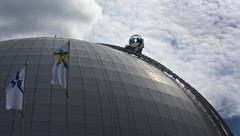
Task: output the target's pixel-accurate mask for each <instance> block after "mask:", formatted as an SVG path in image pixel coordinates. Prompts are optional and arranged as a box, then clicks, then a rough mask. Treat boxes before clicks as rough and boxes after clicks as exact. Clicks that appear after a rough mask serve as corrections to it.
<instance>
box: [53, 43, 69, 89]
mask: <svg viewBox="0 0 240 136" xmlns="http://www.w3.org/2000/svg"><path fill="white" fill-rule="evenodd" d="M68 46H69V44H66V45H63V46H61V47H60V48H59V49H58V50H57V51H55V52H54V55H55V56H56V60H55V62H54V64H53V67H52V81H51V83H52V84H54V85H61V86H63V87H64V88H66V86H67V75H68V55H69V54H68V53H69V51H68V49H69V47H68Z"/></svg>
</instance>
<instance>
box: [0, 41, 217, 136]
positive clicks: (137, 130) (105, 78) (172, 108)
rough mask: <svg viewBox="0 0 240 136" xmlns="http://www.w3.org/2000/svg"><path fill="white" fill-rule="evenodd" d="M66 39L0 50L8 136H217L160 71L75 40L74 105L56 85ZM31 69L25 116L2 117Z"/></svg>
mask: <svg viewBox="0 0 240 136" xmlns="http://www.w3.org/2000/svg"><path fill="white" fill-rule="evenodd" d="M67 41H68V39H62V38H29V39H17V40H10V41H4V42H0V87H1V92H0V93H1V95H0V97H1V101H0V106H1V110H0V134H1V135H3V136H13V135H14V136H18V135H24V136H65V135H67V136H79V135H84V136H218V135H220V134H219V133H218V131H217V129H216V128H215V127H214V125H213V123H212V122H211V121H210V119H209V118H208V117H207V116H206V113H205V112H204V111H203V110H202V109H201V108H199V107H198V106H197V105H196V104H194V102H193V101H192V100H191V99H190V98H189V97H188V95H186V94H185V93H184V91H182V90H181V88H179V87H178V86H177V84H176V83H175V82H174V81H172V80H171V79H170V78H169V77H168V76H166V75H165V74H164V73H162V72H161V71H160V70H159V69H157V68H155V67H154V66H152V65H150V64H148V63H146V62H145V61H143V60H141V59H139V58H137V57H134V56H132V55H129V54H127V53H125V52H122V51H119V50H116V49H112V48H110V47H106V46H103V45H100V44H94V43H90V42H85V41H80V40H71V45H70V50H71V51H70V67H69V71H70V72H69V74H70V75H69V91H68V92H69V98H67V97H66V95H65V89H64V88H62V87H60V86H54V85H51V69H52V65H53V62H54V59H55V57H54V56H53V52H54V51H55V50H56V49H57V48H59V47H60V46H62V45H63V44H65V43H66V42H67ZM26 61H28V64H29V65H28V69H27V72H26V81H25V82H26V83H25V85H26V87H25V97H24V116H25V119H24V120H23V119H22V117H21V113H20V112H18V111H14V110H9V111H7V110H6V109H5V88H6V86H8V84H9V82H10V80H11V77H12V76H13V75H14V74H15V72H16V71H17V70H19V69H21V68H22V67H23V66H24V64H25V62H26Z"/></svg>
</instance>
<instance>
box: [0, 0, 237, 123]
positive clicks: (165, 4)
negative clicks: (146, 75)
mask: <svg viewBox="0 0 240 136" xmlns="http://www.w3.org/2000/svg"><path fill="white" fill-rule="evenodd" d="M239 11H240V2H238V1H237V0H224V1H223V0H191V1H189V0H131V1H129V0H2V1H0V40H7V39H12V38H22V37H32V36H54V35H55V34H56V35H57V36H59V37H69V38H76V39H83V40H88V41H93V42H102V43H110V44H115V45H119V46H122V47H123V46H125V44H127V42H128V38H129V37H130V36H131V35H132V34H134V33H138V34H140V35H142V36H143V38H144V40H145V48H144V51H143V53H144V54H146V55H148V56H150V57H152V58H154V59H155V60H157V61H159V62H160V63H162V64H164V65H165V66H166V67H168V68H170V69H171V70H172V71H174V72H175V73H177V74H178V75H179V76H180V77H182V78H183V79H184V80H186V81H187V82H189V83H190V84H192V85H193V86H194V87H195V88H196V89H197V90H199V92H200V93H201V94H202V95H204V96H205V97H206V98H207V99H208V100H209V101H210V103H211V104H213V106H214V107H215V108H216V109H217V110H218V111H219V112H220V114H221V115H222V116H223V117H224V118H226V119H234V118H239V117H240V43H239V40H238V39H239V38H240V12H239ZM239 124H240V123H239Z"/></svg>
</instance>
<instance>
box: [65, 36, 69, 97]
mask: <svg viewBox="0 0 240 136" xmlns="http://www.w3.org/2000/svg"><path fill="white" fill-rule="evenodd" d="M67 44H68V60H67V61H68V67H67V83H66V96H67V98H68V97H69V94H68V80H69V68H70V62H69V58H70V40H68V43H67Z"/></svg>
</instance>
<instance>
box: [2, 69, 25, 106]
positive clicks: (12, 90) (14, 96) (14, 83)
mask: <svg viewBox="0 0 240 136" xmlns="http://www.w3.org/2000/svg"><path fill="white" fill-rule="evenodd" d="M24 82H25V67H24V68H23V69H22V70H20V71H18V72H17V73H16V75H15V76H14V77H13V78H12V80H11V82H10V84H9V86H8V87H7V88H6V109H7V110H10V109H16V110H22V105H23V95H24Z"/></svg>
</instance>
